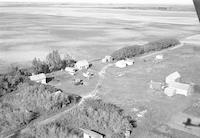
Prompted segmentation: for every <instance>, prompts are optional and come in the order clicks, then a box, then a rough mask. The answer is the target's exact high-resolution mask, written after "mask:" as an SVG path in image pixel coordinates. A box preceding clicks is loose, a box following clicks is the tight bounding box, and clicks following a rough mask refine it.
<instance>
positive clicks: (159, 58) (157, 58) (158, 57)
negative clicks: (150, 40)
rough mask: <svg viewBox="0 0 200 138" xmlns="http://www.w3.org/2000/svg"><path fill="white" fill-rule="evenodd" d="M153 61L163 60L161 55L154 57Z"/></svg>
mask: <svg viewBox="0 0 200 138" xmlns="http://www.w3.org/2000/svg"><path fill="white" fill-rule="evenodd" d="M155 60H163V55H156V57H155Z"/></svg>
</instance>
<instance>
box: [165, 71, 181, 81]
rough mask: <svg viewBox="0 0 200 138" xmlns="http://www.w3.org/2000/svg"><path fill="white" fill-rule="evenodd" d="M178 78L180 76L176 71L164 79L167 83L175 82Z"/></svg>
mask: <svg viewBox="0 0 200 138" xmlns="http://www.w3.org/2000/svg"><path fill="white" fill-rule="evenodd" d="M179 78H181V75H180V74H179V73H178V72H177V71H176V72H174V73H171V74H170V75H168V76H167V77H166V82H167V81H175V80H176V79H179Z"/></svg>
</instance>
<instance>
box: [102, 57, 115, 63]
mask: <svg viewBox="0 0 200 138" xmlns="http://www.w3.org/2000/svg"><path fill="white" fill-rule="evenodd" d="M101 61H102V63H106V62H112V61H113V57H111V56H105V57H104V58H103V59H102V60H101Z"/></svg>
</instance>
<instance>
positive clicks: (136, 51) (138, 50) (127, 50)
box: [111, 45, 144, 60]
mask: <svg viewBox="0 0 200 138" xmlns="http://www.w3.org/2000/svg"><path fill="white" fill-rule="evenodd" d="M143 53H144V49H143V47H142V46H139V45H135V46H128V47H123V48H121V49H119V50H117V51H115V52H114V53H112V55H111V56H112V57H113V58H114V60H123V59H126V58H132V57H135V56H137V55H140V54H143Z"/></svg>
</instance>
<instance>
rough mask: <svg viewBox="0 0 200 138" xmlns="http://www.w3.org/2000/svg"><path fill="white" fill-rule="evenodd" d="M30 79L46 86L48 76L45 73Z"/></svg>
mask: <svg viewBox="0 0 200 138" xmlns="http://www.w3.org/2000/svg"><path fill="white" fill-rule="evenodd" d="M29 78H30V80H32V81H35V82H38V83H42V84H46V75H45V74H44V73H41V74H37V75H32V76H30V77H29Z"/></svg>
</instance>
